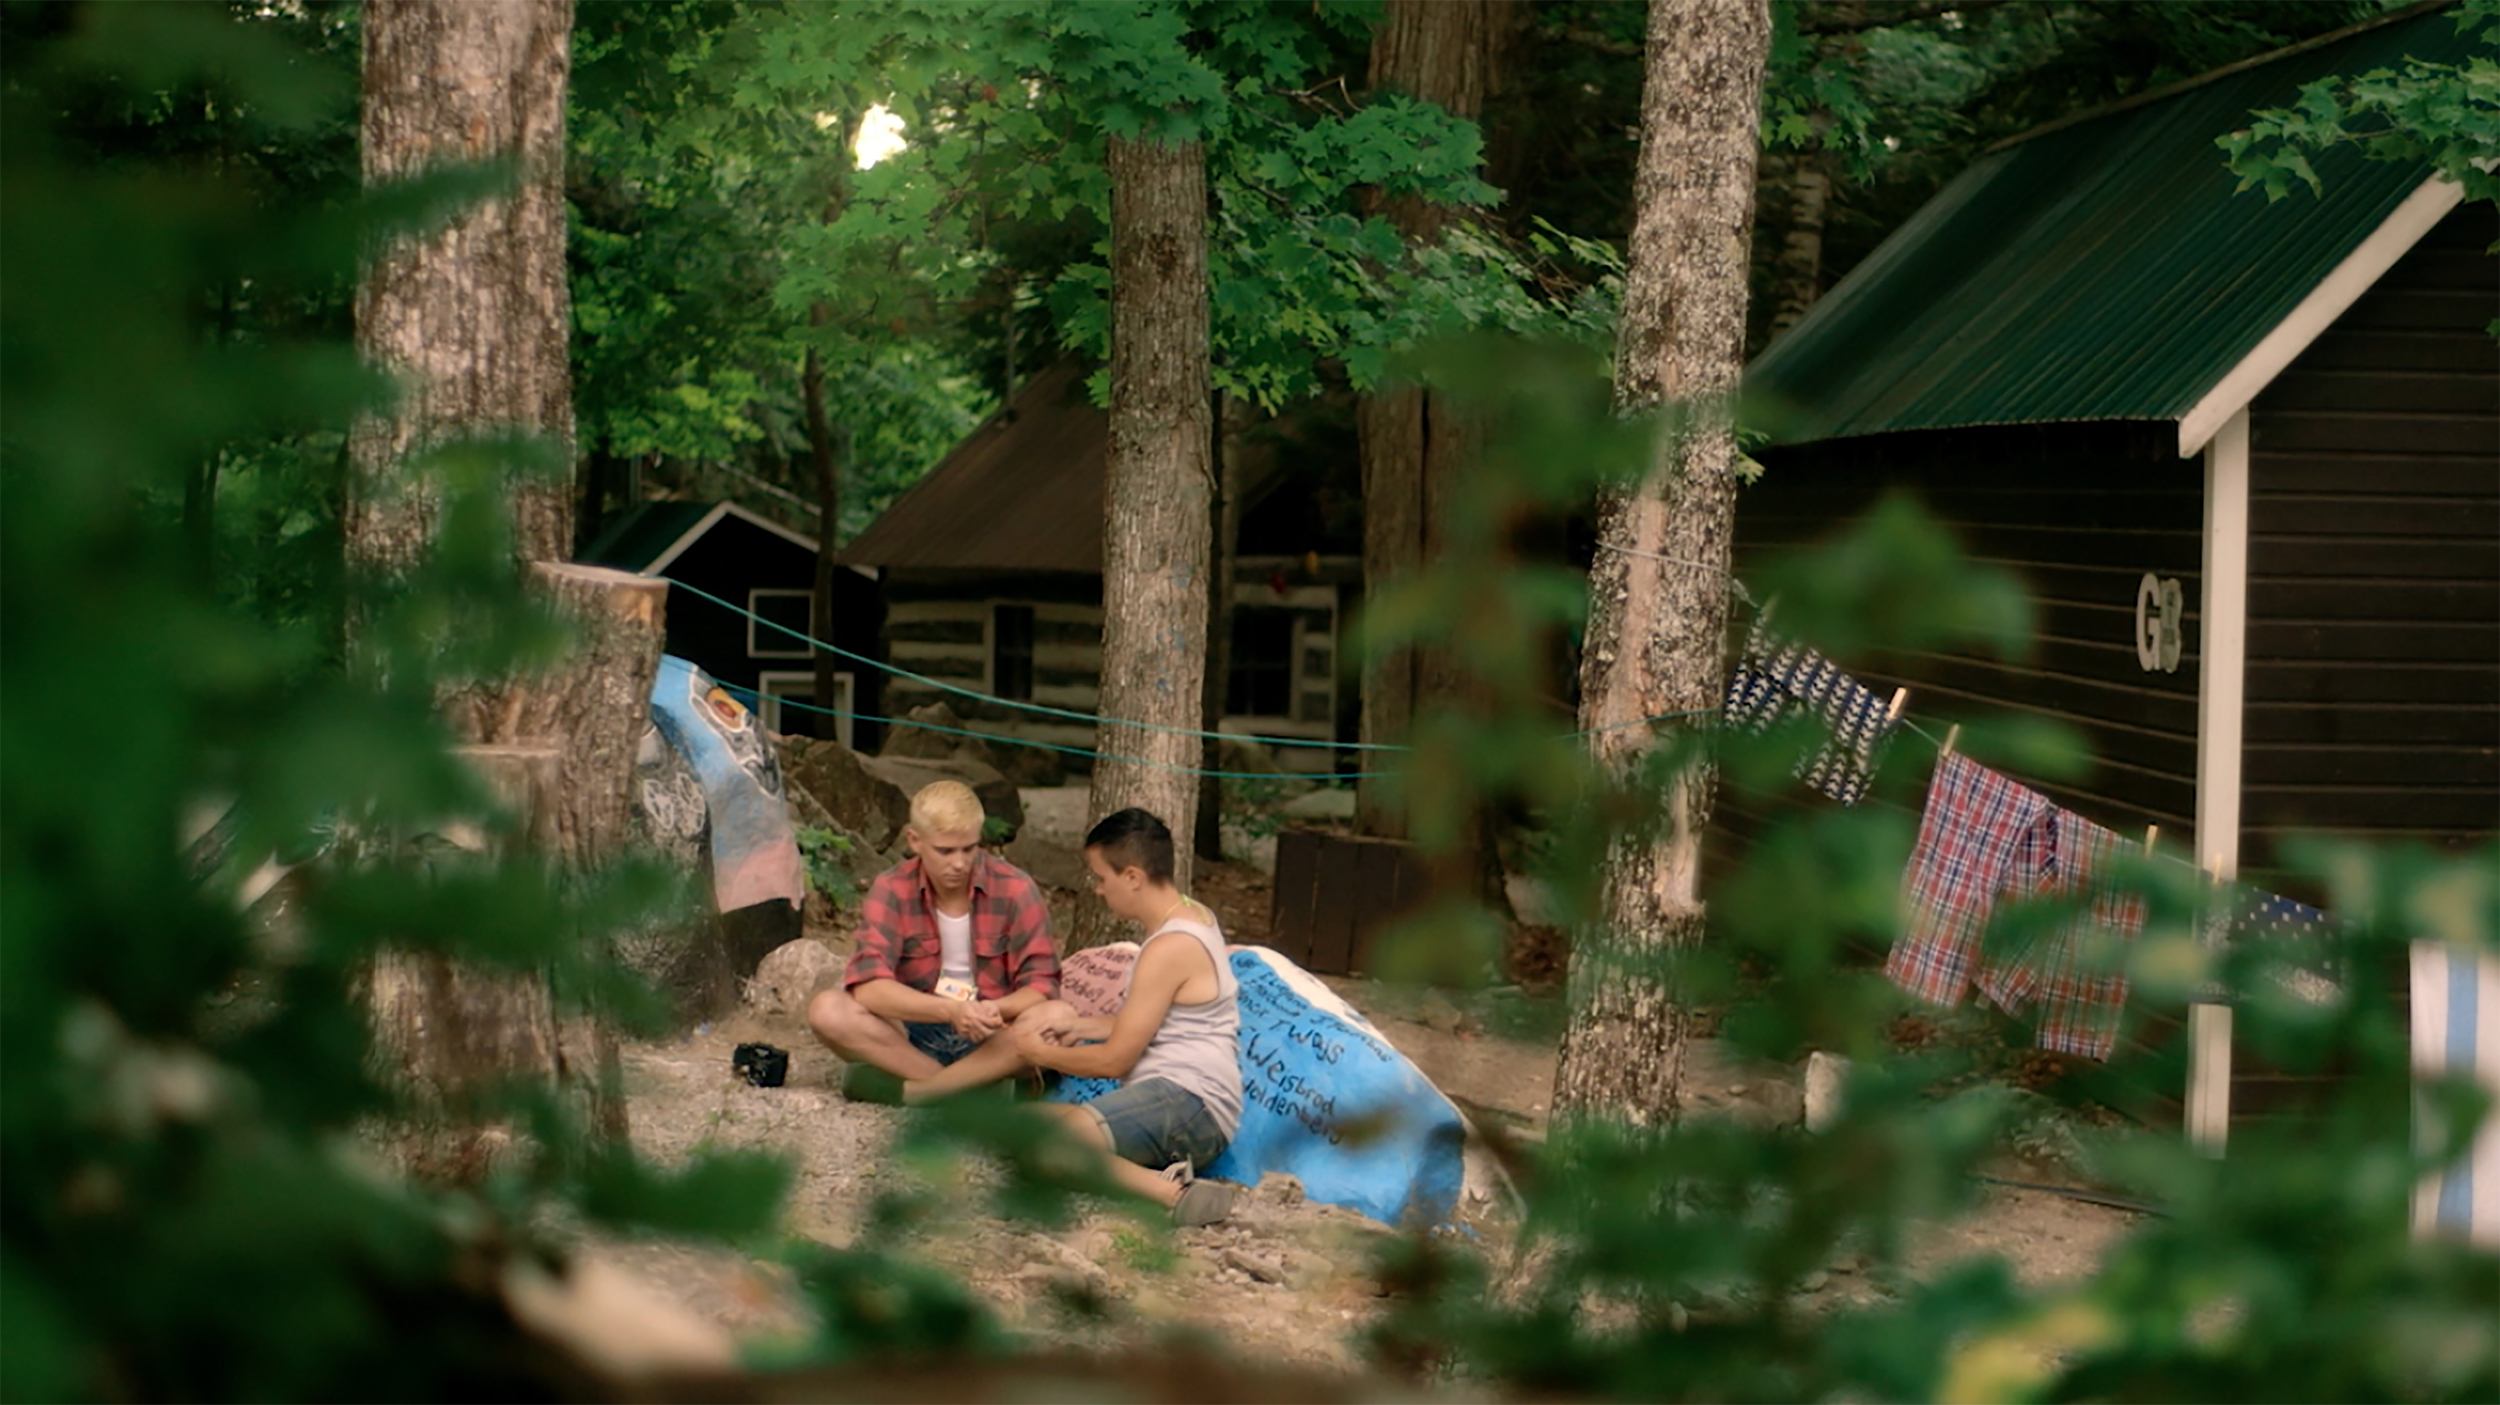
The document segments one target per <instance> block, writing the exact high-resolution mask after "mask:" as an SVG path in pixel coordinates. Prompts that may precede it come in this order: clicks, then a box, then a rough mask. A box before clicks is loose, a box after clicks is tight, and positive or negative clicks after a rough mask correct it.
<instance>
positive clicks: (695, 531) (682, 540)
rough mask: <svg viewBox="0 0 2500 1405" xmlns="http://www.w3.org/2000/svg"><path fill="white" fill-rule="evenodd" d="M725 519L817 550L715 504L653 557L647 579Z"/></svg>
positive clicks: (762, 520)
mask: <svg viewBox="0 0 2500 1405" xmlns="http://www.w3.org/2000/svg"><path fill="white" fill-rule="evenodd" d="M723 517H736V518H738V519H739V520H740V521H744V522H752V523H754V524H755V525H756V526H758V527H761V528H763V529H764V530H765V531H767V532H770V533H772V534H773V535H774V536H776V537H779V538H781V539H782V540H784V541H787V542H789V543H791V544H792V545H794V546H803V547H806V548H807V550H808V552H809V553H810V554H813V553H814V552H815V550H816V539H815V538H814V537H809V536H801V535H800V534H799V533H797V532H793V531H791V530H790V529H789V528H787V527H784V526H782V525H781V524H780V523H778V522H775V521H774V520H773V519H771V518H769V517H766V516H764V515H762V514H761V513H756V512H750V511H748V510H747V509H745V508H743V507H740V506H738V505H737V504H736V503H734V502H720V503H714V504H713V505H712V510H711V511H709V512H707V513H705V514H703V515H702V516H701V517H700V518H697V519H696V520H695V524H694V525H693V526H691V527H688V528H687V529H686V530H685V532H684V533H683V534H681V535H680V536H679V537H678V538H677V540H675V541H673V542H670V543H669V544H668V549H667V550H665V551H663V552H661V553H660V554H659V555H657V556H654V557H652V558H651V564H650V565H648V566H645V567H643V568H642V572H641V573H642V574H643V575H646V576H656V575H659V574H661V573H662V572H664V571H666V570H667V569H668V568H669V566H670V564H671V563H672V562H674V561H676V559H677V558H678V557H680V556H683V555H685V554H686V548H688V547H690V546H693V545H694V544H695V543H696V542H697V541H699V540H701V539H702V537H703V534H704V533H705V532H708V531H710V530H712V529H713V528H714V527H716V526H718V525H720V520H721V519H722V518H723ZM854 569H856V568H854Z"/></svg>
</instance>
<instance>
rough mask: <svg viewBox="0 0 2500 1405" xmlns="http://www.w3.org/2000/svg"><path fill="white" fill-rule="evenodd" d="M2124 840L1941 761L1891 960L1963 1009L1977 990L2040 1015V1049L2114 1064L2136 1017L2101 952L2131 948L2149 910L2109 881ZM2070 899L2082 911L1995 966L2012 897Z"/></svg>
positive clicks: (1975, 768)
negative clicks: (1996, 929) (1996, 938)
mask: <svg viewBox="0 0 2500 1405" xmlns="http://www.w3.org/2000/svg"><path fill="white" fill-rule="evenodd" d="M2124 842H2125V841H2124V840H2121V839H2120V838H2119V837H2118V836H2117V835H2115V834H2112V833H2110V832H2109V831H2108V830H2106V829H2103V828H2101V827H2100V826H2099V825H2096V824H2093V823H2092V822H2091V821H2089V820H2086V819H2084V818H2083V817H2082V816H2080V815H2076V814H2073V813H2072V812H2070V811H2066V810H2061V809H2059V808H2058V807H2057V806H2056V805H2055V804H2054V803H2052V802H2051V801H2050V800H2049V798H2048V797H2047V796H2044V795H2042V794H2040V793H2039V792H2037V791H2034V790H2030V789H2027V788H2025V787H2023V786H2020V785H2017V784H2015V783H2014V782H2012V781H2010V780H2007V779H2006V778H2005V777H2003V776H2000V775H1998V774H1997V773H1996V772H1994V771H1991V770H1989V769H1988V768H1987V767H1985V766H1982V765H1980V764H1979V763H1977V762H1975V761H1972V760H1970V759H1969V758H1967V757H1964V756H1961V755H1959V754H1956V753H1952V752H1948V753H1946V754H1945V755H1944V756H1942V757H1940V758H1938V759H1937V762H1936V773H1935V776H1934V778H1933V779H1931V780H1930V781H1929V782H1928V787H1927V809H1926V813H1925V814H1923V815H1922V816H1921V817H1920V819H1919V826H1918V840H1917V843H1916V844H1915V845H1913V846H1912V848H1911V851H1910V867H1909V873H1908V875H1907V876H1906V878H1905V879H1904V881H1903V886H1902V906H1903V919H1904V926H1903V930H1902V934H1901V938H1900V940H1898V941H1896V942H1894V943H1893V948H1892V953H1891V955H1890V956H1889V957H1887V958H1886V960H1885V962H1884V974H1885V975H1886V976H1888V977H1890V978H1891V980H1892V982H1893V983H1894V984H1895V985H1898V986H1900V987H1901V988H1902V989H1903V990H1906V991H1908V992H1910V993H1911V994H1912V995H1916V996H1918V997H1919V998H1920V999H1922V1000H1926V1001H1928V1002H1929V1003H1931V1004H1936V1005H1947V1006H1950V1005H1958V1004H1960V1003H1961V1001H1962V996H1963V994H1964V992H1966V991H1968V990H1969V989H1970V988H1971V987H1972V986H1973V985H1977V986H1978V987H1979V988H1980V989H1981V990H1982V991H1984V992H1986V993H1987V995H1988V997H1989V998H1990V999H1991V1000H1994V1001H1995V1002H1996V1003H1997V1004H1998V1005H2000V1006H2002V1007H2003V1008H2004V1009H2005V1010H2006V1011H2007V1012H2008V1013H2010V1014H2022V1013H2023V1012H2025V1011H2026V1010H2028V1009H2030V1008H2031V1007H2032V1006H2033V1005H2035V1004H2036V1005H2038V1006H2039V1007H2040V1008H2041V1011H2042V1014H2041V1018H2040V1022H2039V1028H2038V1036H2037V1038H2038V1043H2039V1045H2040V1047H2041V1048H2044V1049H2053V1050H2056V1051H2058V1052H2060V1053H2068V1054H2080V1055H2083V1056H2085V1057H2087V1058H2094V1059H2106V1058H2108V1057H2109V1052H2110V1050H2111V1048H2112V1047H2113V1046H2114V1045H2115V1044H2116V1042H2117V1034H2118V1019H2119V1015H2120V1013H2121V1011H2122V1010H2123V1009H2124V1008H2125V1005H2126V999H2127V982H2126V977H2125V975H2124V974H2123V973H2121V972H2119V971H2116V970H2102V969H2100V967H2102V966H2103V965H2105V964H2107V963H2106V962H2105V961H2103V960H2102V959H2101V958H2100V956H2099V953H2098V952H2097V951H2096V950H2095V944H2096V943H2098V942H2100V941H2103V940H2106V939H2107V938H2108V937H2109V936H2113V935H2114V936H2116V937H2118V938H2120V939H2122V940H2132V939H2133V938H2134V936H2135V935H2136V933H2137V932H2139V931H2140V930H2142V928H2143V925H2144V904H2143V900H2142V899H2141V898H2139V897H2137V896H2135V895H2133V894H2128V893H2121V892H2119V891H2117V890H2116V889H2115V888H2113V887H2111V886H2110V885H2109V884H2108V882H2107V880H2106V870H2107V868H2108V860H2109V858H2110V856H2111V855H2113V854H2115V853H2116V852H2117V849H2118V846H2120V845H2121V844H2123V843H2124ZM2035 896H2060V897H2071V898H2072V899H2073V900H2075V901H2076V902H2077V903H2078V904H2079V907H2078V910H2077V911H2076V913H2075V914H2074V915H2073V916H2072V917H2070V918H2068V919H2066V920H2065V921H2063V922H2061V923H2059V924H2058V925H2057V926H2056V927H2055V928H2053V929H2052V930H2050V931H2048V932H2046V933H2043V934H2042V935H2041V936H2040V937H2039V938H2038V939H2036V940H2034V941H2033V942H2031V943H2029V944H2028V945H2027V946H2026V947H2025V948H2024V949H2023V950H2022V951H2019V952H2015V953H2011V954H2001V955H1998V956H1995V957H1993V958H1992V957H1990V956H1989V955H1988V954H1987V952H1986V951H1985V950H1984V947H1983V940H1984V938H1985V937H1986V934H1987V929H1988V917H1989V914H1990V913H1991V912H1993V911H1994V910H1995V908H1996V905H1997V904H1998V903H1999V902H2001V901H2004V900H2006V899H2008V898H2023V897H2035Z"/></svg>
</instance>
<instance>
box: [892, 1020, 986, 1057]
mask: <svg viewBox="0 0 2500 1405" xmlns="http://www.w3.org/2000/svg"><path fill="white" fill-rule="evenodd" d="M903 1037H904V1038H906V1039H909V1040H910V1041H911V1046H912V1047H913V1048H915V1049H918V1050H919V1051H920V1052H922V1053H924V1054H927V1055H928V1056H929V1057H930V1058H933V1059H935V1060H937V1061H938V1062H939V1063H941V1064H951V1063H953V1062H954V1061H955V1060H957V1059H960V1058H962V1057H963V1056H964V1055H966V1054H969V1053H971V1052H972V1051H973V1050H975V1049H978V1048H980V1047H981V1046H980V1045H978V1044H975V1043H973V1042H972V1041H971V1040H969V1039H966V1038H964V1037H963V1036H962V1035H961V1034H958V1033H956V1032H955V1027H954V1026H953V1025H951V1024H921V1023H919V1022H917V1021H914V1020H905V1021H904V1022H903Z"/></svg>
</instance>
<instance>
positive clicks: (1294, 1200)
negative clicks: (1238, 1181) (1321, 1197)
mask: <svg viewBox="0 0 2500 1405" xmlns="http://www.w3.org/2000/svg"><path fill="white" fill-rule="evenodd" d="M1252 1193H1253V1194H1254V1195H1257V1196H1259V1197H1261V1198H1263V1199H1267V1200H1273V1201H1275V1202H1276V1203H1277V1204H1279V1205H1299V1204H1301V1203H1302V1195H1303V1190H1302V1178H1301V1177H1299V1176H1289V1175H1286V1174H1285V1173H1284V1172H1282V1171H1270V1172H1268V1173H1267V1174H1266V1175H1264V1176H1261V1177H1259V1184H1258V1186H1257V1188H1256V1189H1255V1190H1254V1191H1253V1192H1252Z"/></svg>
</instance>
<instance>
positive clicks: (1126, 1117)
mask: <svg viewBox="0 0 2500 1405" xmlns="http://www.w3.org/2000/svg"><path fill="white" fill-rule="evenodd" d="M1085 866H1086V867H1087V868H1088V869H1090V870H1092V872H1093V875H1094V892H1095V893H1096V895H1098V896H1099V897H1101V899H1102V900H1103V903H1104V905H1105V906H1107V907H1109V908H1110V909H1111V910H1112V911H1113V912H1115V913H1117V914H1119V915H1120V916H1122V917H1125V918H1128V919H1129V920H1130V921H1133V922H1137V923H1140V924H1142V925H1143V926H1144V927H1145V929H1146V942H1145V945H1144V946H1142V947H1140V948H1139V949H1138V952H1137V960H1136V962H1135V964H1133V965H1131V966H1130V967H1129V975H1128V988H1127V990H1126V991H1125V992H1123V994H1122V998H1121V1002H1120V1009H1119V1012H1118V1013H1117V1014H1112V1015H1090V1016H1089V1015H1080V1014H1078V1013H1077V1012H1076V1011H1075V1009H1074V1008H1072V1007H1071V1006H1069V1005H1068V1004H1067V1003H1066V1002H1065V1001H1058V1000H1054V1001H1051V1002H1049V1003H1047V1004H1043V1005H1039V1006H1036V1007H1035V1008H1034V1009H1033V1010H1032V1011H1031V1012H1029V1013H1027V1014H1026V1015H1025V1016H1024V1017H1023V1018H1022V1019H1020V1020H1018V1021H1016V1025H1015V1038H1016V1045H1017V1047H1018V1048H1019V1049H1021V1050H1022V1051H1023V1054H1024V1057H1025V1059H1026V1060H1028V1061H1029V1062H1031V1063H1032V1064H1033V1066H1034V1067H1036V1068H1046V1069H1056V1070H1058V1071H1060V1072H1062V1073H1068V1074H1074V1075H1077V1076H1080V1077H1086V1078H1117V1079H1119V1080H1120V1086H1119V1087H1118V1088H1116V1089H1114V1090H1112V1091H1111V1092H1109V1093H1105V1094H1104V1095H1103V1096H1101V1097H1099V1098H1096V1099H1095V1100H1093V1101H1092V1102H1090V1103H1084V1104H1080V1105H1070V1104H1066V1103H1054V1104H1049V1105H1047V1110H1048V1111H1049V1112H1050V1113H1051V1114H1052V1115H1053V1116H1056V1117H1059V1118H1060V1119H1062V1121H1063V1122H1064V1123H1065V1124H1066V1126H1067V1128H1068V1130H1069V1131H1071V1132H1072V1133H1074V1134H1075V1135H1076V1136H1077V1137H1078V1138H1079V1139H1080V1140H1082V1141H1084V1142H1085V1143H1087V1144H1088V1145H1090V1146H1092V1147H1094V1148H1096V1149H1097V1150H1099V1151H1100V1152H1101V1153H1102V1154H1103V1156H1104V1157H1105V1158H1106V1160H1107V1162H1108V1169H1109V1170H1110V1172H1111V1177H1112V1179H1113V1180H1114V1181H1117V1182H1118V1183H1119V1184H1120V1186H1121V1187H1122V1188H1124V1189H1126V1190H1129V1191H1132V1192H1134V1193H1136V1194H1138V1195H1141V1196H1144V1197H1145V1198H1147V1199H1149V1200H1152V1201H1154V1202H1155V1203H1157V1204H1159V1205H1162V1206H1164V1207H1166V1208H1167V1209H1169V1210H1170V1211H1171V1212H1172V1219H1173V1222H1174V1223H1176V1224H1181V1225H1203V1224H1212V1223H1214V1222H1215V1221H1217V1220H1220V1219H1223V1218H1224V1217H1225V1216H1226V1215H1228V1214H1230V1213H1232V1206H1233V1193H1234V1187H1232V1186H1231V1185H1228V1184H1226V1183H1225V1182H1223V1181H1210V1180H1199V1179H1197V1174H1198V1172H1200V1171H1203V1170H1205V1169H1206V1167H1207V1164H1208V1163H1209V1162H1211V1161H1213V1160H1215V1158H1217V1157H1218V1156H1221V1155H1223V1153H1224V1148H1225V1147H1226V1146H1227V1145H1228V1144H1230V1142H1231V1141H1232V1137H1233V1133H1234V1132H1235V1131H1236V1130H1238V1129H1239V1128H1240V1126H1241V1104H1242V1092H1241V1052H1240V1028H1241V1004H1240V986H1239V985H1238V984H1237V983H1236V982H1235V981H1234V979H1233V967H1232V961H1231V960H1230V958H1229V957H1228V956H1227V954H1226V952H1225V950H1224V934H1223V932H1222V930H1221V929H1220V928H1219V927H1218V926H1217V925H1216V920H1215V914H1214V913H1212V912H1210V911H1208V910H1207V908H1206V906H1205V905H1204V904H1202V903H1198V902H1195V901H1193V900H1191V899H1190V898H1187V897H1185V896H1183V895H1182V894H1181V892H1180V890H1179V889H1177V888H1175V887H1174V886H1173V885H1172V875H1173V853H1172V831H1171V829H1170V828H1169V827H1168V826H1166V825H1165V824H1164V823H1163V821H1162V820H1160V819H1157V818H1156V817H1155V816H1153V815H1151V814H1149V813H1147V812H1146V811H1144V810H1138V809H1128V810H1121V811H1119V812H1117V813H1115V814H1111V815H1107V816H1105V817H1104V818H1103V819H1102V821H1101V822H1100V823H1098V824H1096V825H1095V826H1094V828H1093V829H1092V831H1091V832H1089V833H1088V834H1087V835H1086V836H1085Z"/></svg>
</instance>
